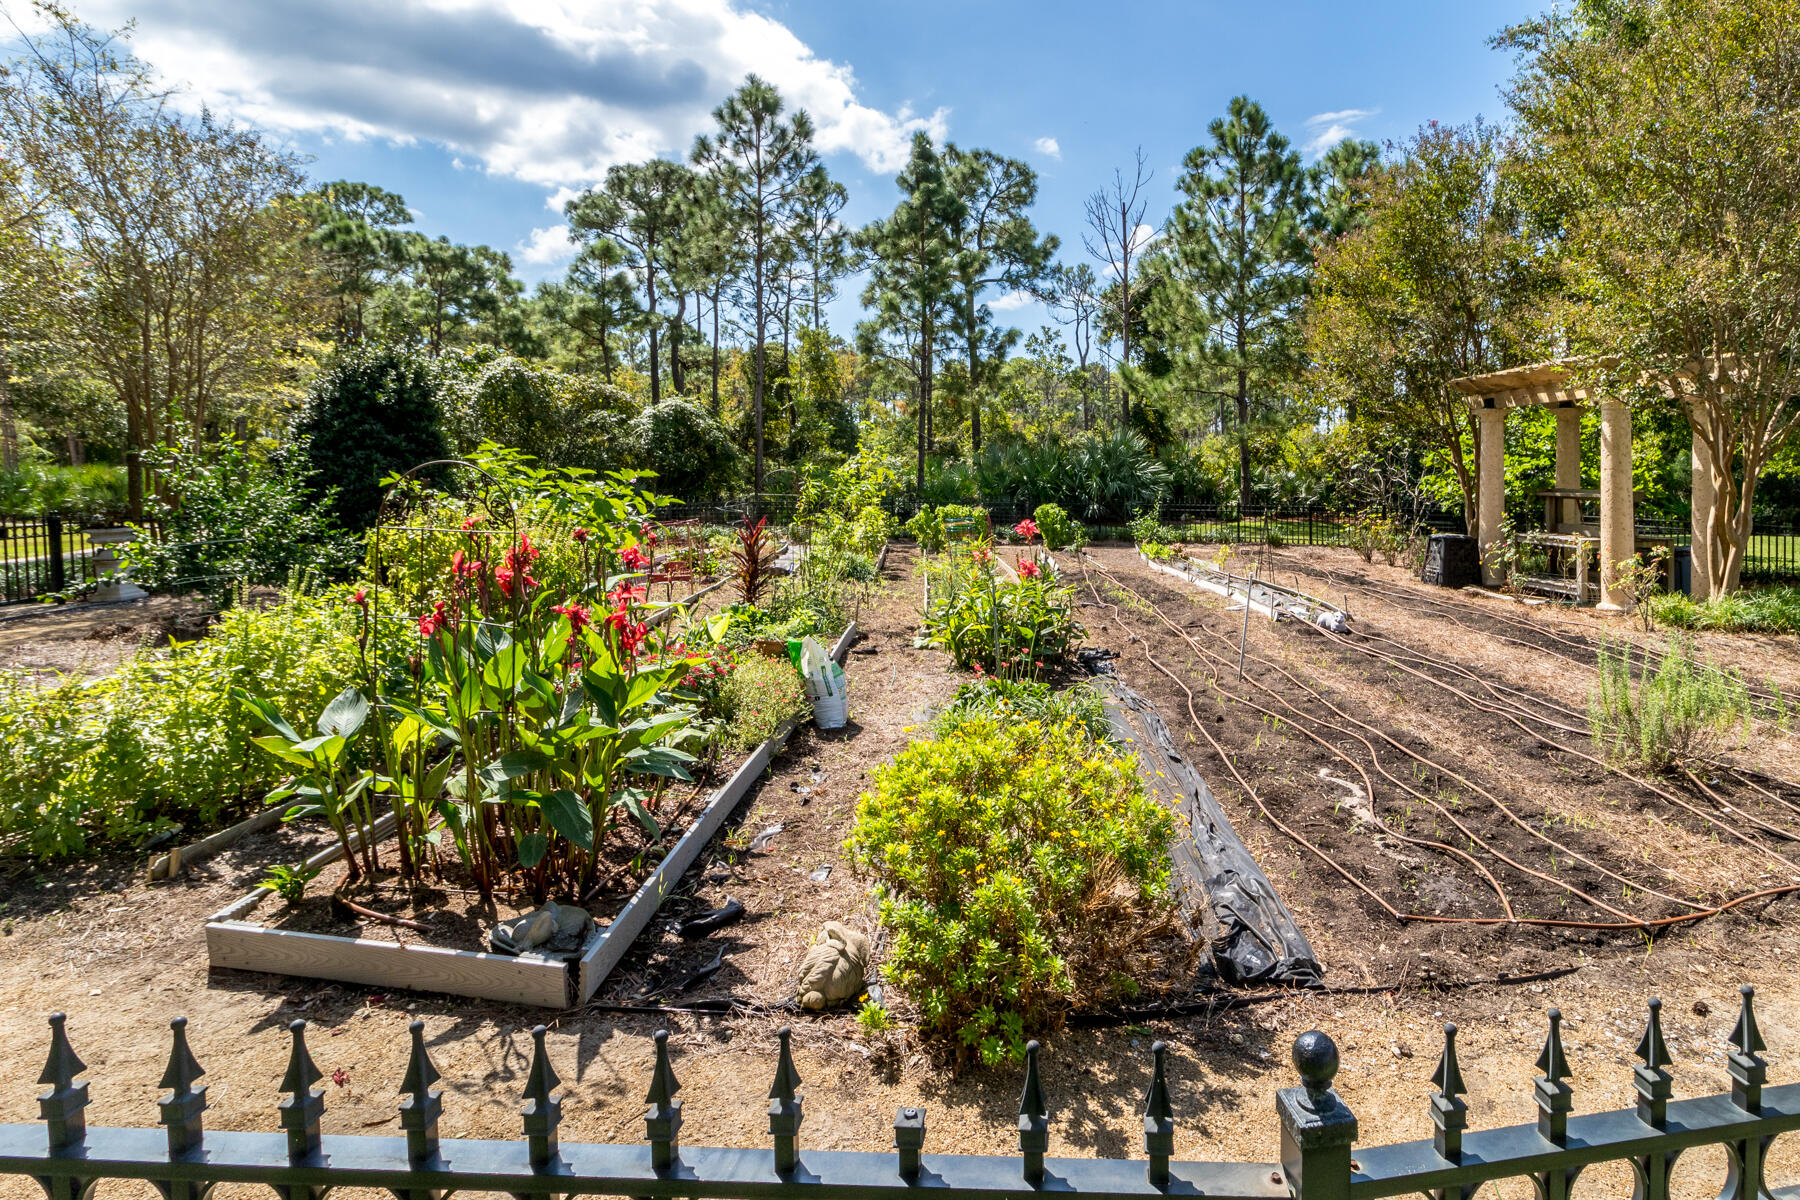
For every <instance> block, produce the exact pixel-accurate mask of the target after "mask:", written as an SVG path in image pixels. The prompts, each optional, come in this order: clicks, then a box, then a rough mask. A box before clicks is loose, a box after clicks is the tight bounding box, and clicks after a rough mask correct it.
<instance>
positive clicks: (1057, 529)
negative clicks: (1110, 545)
mask: <svg viewBox="0 0 1800 1200" xmlns="http://www.w3.org/2000/svg"><path fill="white" fill-rule="evenodd" d="M1031 517H1032V520H1034V521H1036V522H1037V527H1038V532H1039V533H1040V534H1042V535H1043V538H1044V548H1045V549H1047V550H1079V549H1080V548H1081V546H1082V544H1083V543H1084V542H1086V541H1087V530H1086V529H1085V528H1083V527H1082V526H1081V525H1080V524H1079V523H1077V522H1076V521H1074V520H1072V519H1070V517H1069V514H1068V513H1066V512H1064V511H1063V510H1062V506H1061V505H1058V504H1040V505H1038V506H1037V511H1036V512H1034V513H1032V514H1031Z"/></svg>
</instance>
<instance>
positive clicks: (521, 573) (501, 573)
mask: <svg viewBox="0 0 1800 1200" xmlns="http://www.w3.org/2000/svg"><path fill="white" fill-rule="evenodd" d="M541 553H542V551H540V550H539V549H538V548H537V547H536V546H533V545H532V544H531V537H530V535H523V534H522V535H520V537H519V544H518V545H517V546H515V547H514V548H513V549H511V550H508V551H507V552H506V558H505V561H503V562H502V563H501V564H500V565H499V566H498V567H496V568H495V569H494V582H495V583H497V584H499V585H500V594H501V595H503V596H505V597H507V598H508V599H511V598H512V588H513V581H514V580H515V579H516V580H521V581H522V582H523V585H524V586H525V587H527V588H534V587H536V586H537V580H535V579H533V578H532V577H531V564H532V563H534V562H536V561H537V560H538V555H539V554H541Z"/></svg>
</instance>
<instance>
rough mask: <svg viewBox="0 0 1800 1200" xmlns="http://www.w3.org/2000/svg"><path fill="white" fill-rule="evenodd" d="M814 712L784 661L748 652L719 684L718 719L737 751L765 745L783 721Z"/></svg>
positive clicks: (786, 661)
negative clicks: (723, 723) (723, 724)
mask: <svg viewBox="0 0 1800 1200" xmlns="http://www.w3.org/2000/svg"><path fill="white" fill-rule="evenodd" d="M811 711H812V706H811V705H810V704H809V703H808V702H807V699H806V689H805V688H804V687H802V686H801V683H800V674H799V672H797V671H795V670H794V666H793V664H792V663H790V662H788V660H787V659H785V658H771V657H769V656H768V655H766V654H760V653H758V652H756V651H754V650H751V651H747V652H746V653H744V654H742V655H741V656H739V658H738V660H737V663H736V664H735V665H734V666H733V667H732V668H731V669H730V670H729V672H728V673H727V674H726V675H725V677H724V679H723V680H722V681H721V682H720V684H719V698H718V716H719V717H720V718H721V719H722V720H723V721H724V722H725V742H726V745H728V746H729V747H731V748H732V749H734V750H749V749H751V748H752V747H755V746H760V745H762V744H763V743H764V742H766V741H768V740H769V739H770V738H771V737H773V736H774V735H775V731H776V730H777V729H779V728H781V725H782V723H783V722H784V721H788V720H791V719H795V718H798V717H803V716H805V715H806V714H807V713H809V712H811Z"/></svg>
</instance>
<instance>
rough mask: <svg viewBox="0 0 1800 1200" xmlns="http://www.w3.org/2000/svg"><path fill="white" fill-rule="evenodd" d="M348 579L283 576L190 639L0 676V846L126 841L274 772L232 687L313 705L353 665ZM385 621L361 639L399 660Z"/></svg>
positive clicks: (205, 813)
mask: <svg viewBox="0 0 1800 1200" xmlns="http://www.w3.org/2000/svg"><path fill="white" fill-rule="evenodd" d="M352 595H353V593H352V592H351V591H350V589H348V588H340V589H331V590H328V591H324V592H322V593H321V592H319V591H317V590H315V589H314V588H313V587H312V586H311V585H310V584H309V583H308V582H307V581H305V580H296V581H294V582H293V583H292V584H291V585H290V586H289V587H288V588H287V589H286V590H285V591H284V592H283V593H282V595H281V597H280V599H279V601H278V602H276V603H274V604H269V605H265V604H246V603H242V602H239V603H234V604H233V605H232V606H231V607H229V608H227V609H226V610H225V611H224V612H223V613H221V614H220V615H219V617H218V619H217V621H216V622H215V623H214V624H213V626H212V628H211V630H210V631H209V633H208V635H207V636H206V637H205V638H204V639H202V640H200V641H198V642H178V643H176V644H174V645H172V646H170V647H169V648H168V649H167V650H166V651H165V650H160V649H157V648H155V647H151V646H146V647H144V648H142V649H140V650H139V651H138V652H137V653H136V654H134V655H133V656H132V657H131V658H130V659H127V660H126V661H125V662H124V663H122V664H121V665H120V667H119V668H118V670H116V671H114V672H113V673H112V674H110V675H106V676H103V677H100V678H97V679H86V678H83V677H82V676H81V675H80V674H78V673H72V674H69V675H66V676H62V677H59V678H57V679H53V680H43V679H38V678H34V677H33V676H31V675H29V674H27V673H23V672H8V671H0V842H3V843H6V844H9V845H13V846H16V847H18V848H20V849H22V850H24V851H26V852H28V853H31V854H34V855H38V856H41V857H46V858H47V857H54V856H58V855H64V854H73V853H77V852H80V851H83V850H86V849H89V848H91V847H93V846H95V845H98V844H117V843H124V842H131V841H135V840H137V839H139V838H141V837H143V836H144V834H145V833H146V832H147V831H148V830H149V829H150V828H151V827H152V825H153V824H154V823H156V822H158V821H178V822H183V823H187V824H189V825H199V826H203V827H204V826H210V825H216V824H217V823H218V822H220V821H221V820H222V819H223V818H224V816H225V814H226V813H227V812H228V811H233V810H235V811H240V812H241V811H243V810H244V808H246V807H248V806H251V805H254V804H256V803H258V802H259V801H260V799H261V797H262V796H263V795H264V793H265V792H266V791H267V790H268V789H269V788H271V787H274V786H276V785H277V784H278V783H279V782H280V780H281V779H282V777H283V776H284V775H285V774H286V771H285V770H284V769H283V766H282V764H280V763H279V762H278V761H277V760H276V759H275V758H273V757H272V756H270V755H268V754H265V753H263V752H262V751H260V750H258V749H257V748H256V747H255V746H254V745H253V744H252V742H251V739H252V738H254V737H256V736H257V735H259V734H262V733H264V732H265V728H264V725H263V722H262V721H261V719H260V717H258V716H257V714H256V713H255V712H253V711H252V710H250V709H248V708H246V707H245V706H244V705H242V704H241V703H239V702H238V701H237V700H236V699H235V698H234V697H233V695H232V692H233V689H243V690H245V691H248V692H250V693H252V694H255V695H258V696H261V697H263V698H264V699H266V700H268V701H269V702H270V703H271V704H272V705H274V706H275V707H276V708H277V709H280V710H283V711H288V712H318V711H319V710H320V709H321V708H323V707H324V706H325V705H326V703H327V702H329V701H330V699H331V698H332V697H333V696H335V695H337V694H338V693H339V692H340V691H342V690H343V688H344V687H345V685H346V684H348V683H350V682H352V681H353V680H355V679H356V678H357V676H358V674H359V670H360V668H359V665H358V662H359V655H358V646H357V636H358V635H357V629H358V615H359V610H358V608H357V606H356V605H355V604H354V603H353V602H352ZM398 640H400V635H399V633H398V631H397V630H394V629H391V628H383V629H381V630H380V631H379V632H378V634H374V635H372V636H371V638H370V643H369V647H368V649H369V654H370V656H371V657H372V658H382V657H386V656H389V655H396V656H397V655H398V647H397V645H396V642H397V641H398Z"/></svg>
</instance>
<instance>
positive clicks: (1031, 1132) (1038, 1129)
mask: <svg viewBox="0 0 1800 1200" xmlns="http://www.w3.org/2000/svg"><path fill="white" fill-rule="evenodd" d="M1038 1049H1039V1047H1038V1044H1037V1043H1036V1042H1034V1041H1033V1042H1026V1043H1025V1088H1024V1090H1023V1091H1021V1092H1020V1093H1019V1153H1020V1155H1022V1156H1023V1157H1024V1159H1025V1162H1024V1168H1023V1170H1024V1175H1025V1179H1026V1181H1027V1182H1029V1183H1037V1182H1039V1181H1040V1180H1042V1179H1043V1178H1044V1154H1045V1152H1046V1151H1047V1150H1049V1148H1050V1112H1049V1110H1048V1108H1046V1107H1045V1105H1044V1085H1043V1083H1042V1081H1040V1080H1039V1079H1038Z"/></svg>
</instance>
